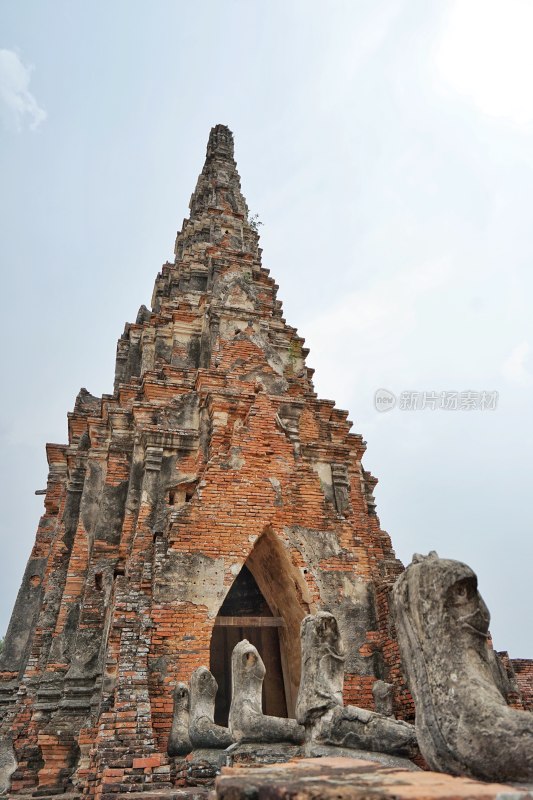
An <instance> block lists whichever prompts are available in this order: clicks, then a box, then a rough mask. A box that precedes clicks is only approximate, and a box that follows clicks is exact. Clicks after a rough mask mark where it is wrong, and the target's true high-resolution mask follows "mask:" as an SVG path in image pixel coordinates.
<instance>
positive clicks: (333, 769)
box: [215, 758, 533, 800]
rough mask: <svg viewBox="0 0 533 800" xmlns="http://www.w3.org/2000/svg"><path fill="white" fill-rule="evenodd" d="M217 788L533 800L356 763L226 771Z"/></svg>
mask: <svg viewBox="0 0 533 800" xmlns="http://www.w3.org/2000/svg"><path fill="white" fill-rule="evenodd" d="M215 788H216V796H217V800H277V799H278V798H279V800H281V799H282V798H283V800H286V798H294V799H295V800H296V798H297V800H318V798H320V800H347V799H348V798H349V799H350V800H456V799H458V798H461V799H463V800H466V799H467V798H468V800H470V799H472V800H533V791H532V790H528V789H527V788H523V789H522V788H516V787H514V786H506V785H503V784H499V783H482V782H481V781H474V780H471V779H469V778H454V777H452V776H451V775H444V774H442V773H439V772H423V771H419V772H418V771H417V772H411V771H409V770H404V769H398V768H395V767H393V768H391V767H385V766H383V765H381V764H377V763H375V762H372V761H364V760H362V759H356V758H321V759H302V760H300V761H291V762H289V763H287V764H273V765H268V766H263V767H224V768H223V770H222V775H221V776H220V777H218V778H217V780H216V783H215Z"/></svg>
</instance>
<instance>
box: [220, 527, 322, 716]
mask: <svg viewBox="0 0 533 800" xmlns="http://www.w3.org/2000/svg"><path fill="white" fill-rule="evenodd" d="M306 595H307V587H306V585H305V582H304V581H303V579H302V576H301V574H300V573H299V571H298V570H297V569H296V568H295V567H294V566H293V565H292V564H291V562H290V560H289V558H288V556H287V553H286V551H285V549H284V547H283V545H282V544H281V543H280V542H279V540H278V537H277V536H276V535H275V534H274V532H273V531H271V530H269V529H267V531H265V533H263V535H262V536H261V537H260V538H259V539H258V540H257V542H256V544H255V546H254V548H253V550H252V552H251V553H250V556H249V557H248V559H247V561H246V563H245V564H244V565H243V567H242V569H241V571H240V572H239V574H238V575H237V577H236V579H235V581H234V582H233V584H232V586H231V588H230V590H229V592H228V594H227V595H226V598H225V600H224V602H223V604H222V606H221V607H220V609H219V612H218V616H217V618H216V620H215V625H214V627H213V633H212V636H211V648H210V669H211V672H212V673H213V675H214V676H215V678H216V680H217V683H218V687H219V688H218V693H217V699H216V705H215V722H216V723H217V724H219V725H227V722H228V715H229V707H230V704H231V654H232V652H233V648H234V647H235V645H236V644H237V643H238V642H240V641H242V639H248V641H249V642H251V644H253V645H254V646H255V647H257V649H258V651H259V653H260V655H261V658H262V659H263V661H264V663H265V667H266V675H265V680H264V683H263V711H264V713H265V714H270V715H272V716H278V717H292V716H294V707H295V704H296V696H297V693H298V686H299V682H300V622H301V620H302V619H303V617H304V616H305V615H306V614H308V613H309V611H310V608H309V604H308V602H306V601H305V597H306Z"/></svg>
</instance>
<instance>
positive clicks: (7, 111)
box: [0, 50, 46, 131]
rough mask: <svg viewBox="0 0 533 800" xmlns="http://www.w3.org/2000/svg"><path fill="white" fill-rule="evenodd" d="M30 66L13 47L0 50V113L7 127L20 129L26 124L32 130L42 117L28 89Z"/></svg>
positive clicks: (43, 117) (42, 110) (41, 110)
mask: <svg viewBox="0 0 533 800" xmlns="http://www.w3.org/2000/svg"><path fill="white" fill-rule="evenodd" d="M32 69H33V67H31V66H30V65H28V66H25V65H24V64H23V63H22V61H21V60H20V58H19V56H18V55H17V53H15V52H14V51H13V50H0V117H1V119H2V121H3V123H4V125H5V127H7V128H8V129H15V130H17V131H20V130H22V129H23V127H25V125H26V124H27V125H28V127H29V128H30V129H31V130H35V129H36V128H38V127H39V125H40V124H41V122H44V120H45V119H46V111H45V110H44V109H43V108H41V107H40V105H39V104H38V102H37V100H36V99H35V97H34V96H33V94H32V93H31V92H30V90H29V85H30V77H31V72H32Z"/></svg>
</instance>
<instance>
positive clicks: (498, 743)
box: [393, 552, 533, 781]
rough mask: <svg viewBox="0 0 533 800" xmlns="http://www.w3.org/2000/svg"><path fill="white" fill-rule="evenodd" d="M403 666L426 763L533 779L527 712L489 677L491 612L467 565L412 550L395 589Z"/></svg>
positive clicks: (491, 776) (479, 774)
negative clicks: (514, 704)
mask: <svg viewBox="0 0 533 800" xmlns="http://www.w3.org/2000/svg"><path fill="white" fill-rule="evenodd" d="M393 611H394V616H395V621H396V628H397V632H398V644H399V646H400V654H401V659H402V666H403V671H404V674H405V677H406V679H407V683H408V685H409V689H410V691H411V694H412V695H413V698H414V701H415V706H416V732H417V736H418V742H419V745H420V750H421V752H422V755H423V756H424V758H425V759H426V761H427V763H428V764H429V766H430V767H431V768H432V769H434V770H440V771H441V772H450V773H452V774H453V775H467V776H470V777H473V778H481V779H483V780H489V781H531V780H533V714H531V713H529V712H527V711H520V710H517V709H513V708H510V707H509V706H508V705H507V703H506V701H505V698H504V696H503V694H502V691H501V687H500V686H499V685H498V681H497V679H496V677H495V671H494V659H495V654H494V651H493V650H492V645H491V644H490V641H489V635H488V630H489V622H490V614H489V611H488V609H487V607H486V605H485V603H484V602H483V598H482V597H481V595H480V594H479V592H478V589H477V578H476V575H475V574H474V572H473V571H472V570H471V569H470V567H468V566H467V565H466V564H462V563H461V562H459V561H451V560H447V559H442V558H439V557H438V555H437V554H436V553H434V552H433V553H430V554H429V555H428V556H419V555H415V556H414V557H413V561H412V563H411V564H410V565H409V566H408V567H407V569H406V570H405V572H404V573H403V574H402V575H401V576H400V577H399V578H398V580H397V581H396V583H395V585H394V588H393Z"/></svg>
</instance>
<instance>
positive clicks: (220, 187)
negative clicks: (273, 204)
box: [189, 125, 248, 220]
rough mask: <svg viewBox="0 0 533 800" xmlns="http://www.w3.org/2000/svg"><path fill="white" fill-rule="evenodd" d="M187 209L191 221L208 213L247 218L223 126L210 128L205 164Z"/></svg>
mask: <svg viewBox="0 0 533 800" xmlns="http://www.w3.org/2000/svg"><path fill="white" fill-rule="evenodd" d="M189 208H190V210H191V220H198V219H200V218H201V217H202V216H203V215H204V214H206V213H207V212H209V211H211V212H212V213H219V214H220V213H221V212H222V213H224V214H227V215H229V216H238V217H241V218H244V219H247V218H248V206H247V205H246V200H245V199H244V197H243V195H242V193H241V179H240V177H239V173H238V172H237V164H236V162H235V159H234V157H233V134H232V132H231V131H230V129H229V128H228V127H227V126H226V125H215V127H214V128H211V133H210V134H209V141H208V143H207V153H206V159H205V164H204V167H203V169H202V172H201V173H200V177H199V178H198V182H197V184H196V189H195V190H194V192H193V195H192V197H191V202H190V203H189Z"/></svg>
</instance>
